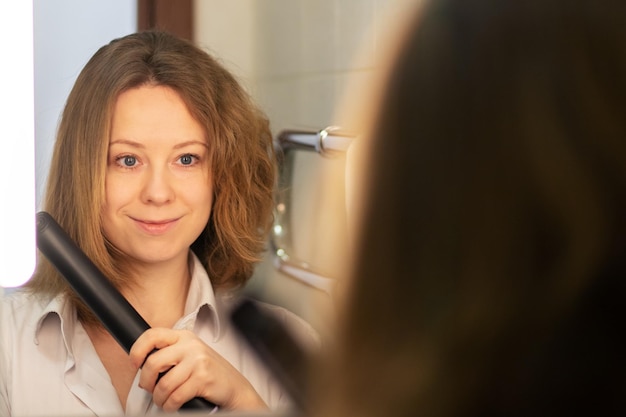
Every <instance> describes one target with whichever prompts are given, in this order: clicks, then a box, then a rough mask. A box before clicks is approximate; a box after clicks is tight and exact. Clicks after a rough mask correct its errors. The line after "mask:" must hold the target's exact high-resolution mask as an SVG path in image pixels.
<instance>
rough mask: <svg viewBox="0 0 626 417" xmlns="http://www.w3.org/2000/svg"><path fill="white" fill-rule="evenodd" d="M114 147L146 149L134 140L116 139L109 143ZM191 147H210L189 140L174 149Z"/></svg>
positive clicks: (204, 143) (203, 143) (178, 144)
mask: <svg viewBox="0 0 626 417" xmlns="http://www.w3.org/2000/svg"><path fill="white" fill-rule="evenodd" d="M112 145H129V146H132V147H134V148H139V149H145V148H146V146H145V145H144V144H143V143H139V142H135V141H134V140H129V139H116V140H114V141H112V142H111V143H109V147H110V146H112ZM190 145H202V146H204V147H205V148H208V147H209V145H208V144H207V143H206V142H203V141H200V140H188V141H185V142H181V143H177V144H176V145H174V149H180V148H184V147H185V146H190Z"/></svg>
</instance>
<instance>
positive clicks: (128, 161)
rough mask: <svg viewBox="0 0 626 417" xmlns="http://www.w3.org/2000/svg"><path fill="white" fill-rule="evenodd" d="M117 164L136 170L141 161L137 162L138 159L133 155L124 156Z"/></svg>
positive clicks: (119, 158) (118, 159)
mask: <svg viewBox="0 0 626 417" xmlns="http://www.w3.org/2000/svg"><path fill="white" fill-rule="evenodd" d="M115 163H116V164H117V165H119V166H121V167H122V168H134V167H136V166H137V164H138V163H139V161H137V157H136V156H133V155H122V156H119V157H117V158H116V159H115Z"/></svg>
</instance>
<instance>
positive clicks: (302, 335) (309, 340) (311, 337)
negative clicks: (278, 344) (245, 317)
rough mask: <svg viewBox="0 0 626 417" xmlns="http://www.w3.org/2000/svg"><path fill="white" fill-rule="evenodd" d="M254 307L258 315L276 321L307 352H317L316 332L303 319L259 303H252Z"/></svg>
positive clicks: (318, 344)
mask: <svg viewBox="0 0 626 417" xmlns="http://www.w3.org/2000/svg"><path fill="white" fill-rule="evenodd" d="M253 304H254V306H256V307H257V308H258V310H259V313H260V314H263V315H267V316H269V317H271V318H273V319H275V320H277V321H278V322H279V323H280V324H282V325H283V327H284V328H285V329H286V330H287V331H288V332H289V333H290V334H291V335H292V336H293V337H294V339H295V340H296V341H297V342H298V343H299V344H300V345H302V347H303V348H305V349H307V350H317V349H319V347H320V336H319V334H318V332H317V331H316V330H315V329H314V328H313V327H312V326H311V325H310V324H309V323H308V322H307V321H305V320H304V319H302V318H301V317H299V316H298V315H296V314H294V313H293V312H291V311H289V310H288V309H286V308H284V307H281V306H277V305H274V304H269V303H266V302H261V301H256V300H255V301H254V302H253Z"/></svg>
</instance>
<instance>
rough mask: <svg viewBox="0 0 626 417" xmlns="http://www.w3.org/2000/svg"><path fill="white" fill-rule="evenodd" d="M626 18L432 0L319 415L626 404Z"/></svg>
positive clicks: (389, 105) (407, 62) (381, 115)
mask: <svg viewBox="0 0 626 417" xmlns="http://www.w3.org/2000/svg"><path fill="white" fill-rule="evenodd" d="M624 16H626V3H625V2H623V1H621V0H616V1H613V0H609V1H598V0H563V1H558V0H525V1H515V0H513V1H508V0H433V1H427V2H425V4H424V8H423V9H421V10H420V12H419V16H418V18H417V19H416V21H415V22H414V25H413V26H412V28H411V31H410V32H409V34H408V35H407V37H406V39H404V41H403V45H402V48H400V53H399V55H398V56H397V57H396V59H395V61H394V64H393V66H392V69H391V72H390V73H389V74H388V77H387V81H388V83H387V88H386V90H385V92H384V94H383V97H382V100H381V101H380V102H379V103H378V104H377V106H378V113H377V116H376V118H375V121H374V125H373V127H372V128H371V130H369V131H368V132H367V133H368V134H367V135H366V137H368V138H369V139H370V140H371V141H372V143H371V145H370V146H371V149H369V152H368V155H369V156H368V157H367V159H366V162H365V163H364V164H363V169H362V171H361V172H360V174H361V175H364V177H365V179H364V180H363V184H365V187H364V190H363V195H364V197H363V200H362V206H363V214H362V221H361V224H360V231H359V239H358V241H357V242H356V250H355V263H354V266H353V269H352V272H351V276H350V282H349V288H348V291H347V294H348V296H347V299H346V305H345V307H344V308H343V312H344V314H343V315H342V317H341V318H342V323H341V325H340V326H339V332H338V338H339V341H338V342H337V344H338V347H337V356H336V357H335V358H334V360H333V361H332V364H331V365H330V369H331V371H330V372H331V375H332V378H333V379H332V382H326V384H325V386H324V387H325V388H326V390H325V392H324V393H325V394H326V395H325V397H324V398H323V399H322V400H320V401H319V404H324V406H322V407H321V408H322V409H323V412H322V413H321V415H325V416H329V415H337V416H340V415H341V416H345V415H355V416H357V415H358V416H361V417H364V416H394V417H408V416H429V417H433V416H461V415H463V416H474V415H476V416H478V415H507V416H512V415H519V416H523V415H566V413H567V414H572V413H576V414H581V411H582V410H585V412H590V413H593V414H598V413H600V414H612V413H614V414H617V413H615V411H619V414H622V413H623V412H624V405H623V401H622V398H623V392H624V389H625V381H626V380H625V379H624V373H625V372H626V363H625V360H624V354H623V351H624V348H626V346H625V345H624V344H623V342H619V343H618V340H620V339H621V335H620V333H621V332H622V331H623V323H622V322H623V317H624V314H623V311H622V310H623V308H622V307H619V306H620V305H623V300H624V296H625V295H626V283H625V281H626V280H625V279H624V277H626V262H625V261H624V254H625V253H626V241H625V236H626V227H625V221H624V216H625V213H626V117H625V115H626V25H625V24H624ZM329 383H332V387H331V388H329ZM326 406H328V408H326ZM329 409H330V412H329ZM607 412H608V413H607Z"/></svg>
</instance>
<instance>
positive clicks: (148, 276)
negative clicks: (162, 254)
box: [121, 258, 191, 328]
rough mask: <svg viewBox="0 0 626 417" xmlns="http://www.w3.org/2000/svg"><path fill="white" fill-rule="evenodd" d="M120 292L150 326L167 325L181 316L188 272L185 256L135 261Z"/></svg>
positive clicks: (188, 276) (187, 288) (186, 291)
mask: <svg viewBox="0 0 626 417" xmlns="http://www.w3.org/2000/svg"><path fill="white" fill-rule="evenodd" d="M135 276H136V277H137V278H136V279H135V282H134V284H133V285H132V286H128V287H126V288H122V289H121V292H122V294H123V295H124V297H126V299H127V300H128V301H129V302H130V304H131V305H132V306H133V307H134V308H135V309H136V310H137V312H138V313H139V314H140V315H141V316H142V317H143V318H144V319H145V320H146V321H147V322H148V324H149V325H150V326H151V327H168V328H171V327H172V326H173V325H174V324H175V323H176V321H178V319H180V318H181V317H182V316H183V313H184V309H185V302H186V300H187V293H188V291H189V283H190V281H191V273H190V268H189V263H188V260H187V259H186V258H185V259H181V260H176V261H171V262H167V263H159V264H147V265H138V266H137V268H136V269H135Z"/></svg>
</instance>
